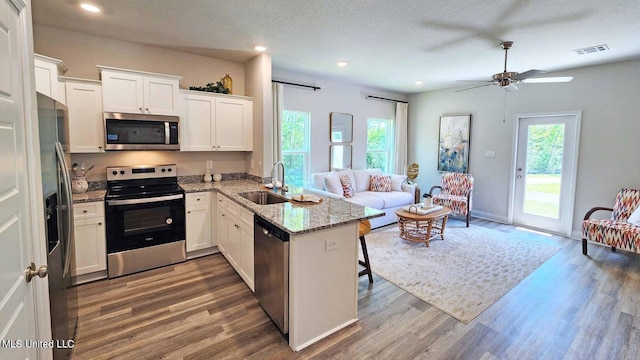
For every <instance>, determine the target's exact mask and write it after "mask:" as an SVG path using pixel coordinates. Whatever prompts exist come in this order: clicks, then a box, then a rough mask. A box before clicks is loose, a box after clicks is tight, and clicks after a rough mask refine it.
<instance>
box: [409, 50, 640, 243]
mask: <svg viewBox="0 0 640 360" xmlns="http://www.w3.org/2000/svg"><path fill="white" fill-rule="evenodd" d="M556 75H557V76H559V75H571V76H574V80H573V81H572V82H570V83H565V84H522V85H518V86H519V87H520V90H518V91H515V92H510V93H507V95H506V107H505V94H504V91H503V90H502V89H500V88H498V87H494V86H490V87H486V88H479V89H474V90H469V91H463V92H459V93H456V92H454V90H452V89H448V90H440V91H432V92H425V93H421V94H414V95H411V96H410V97H409V102H410V105H409V162H411V161H416V162H418V163H419V164H420V174H419V176H418V179H417V181H418V183H419V184H420V187H421V189H422V191H423V192H426V191H428V190H429V188H430V187H431V186H432V185H436V184H438V183H439V180H440V174H439V173H438V172H437V171H436V169H437V157H438V155H437V149H438V145H437V143H438V131H439V130H438V129H439V119H440V116H441V115H443V114H451V113H471V114H472V125H471V152H470V160H469V167H470V172H471V173H473V174H474V175H475V179H476V183H475V191H474V205H473V207H474V212H475V213H476V214H477V215H479V216H482V217H486V218H490V219H494V220H498V221H506V220H507V216H508V206H509V198H510V190H509V186H510V180H511V177H512V173H511V169H512V160H513V152H514V128H515V116H516V115H521V114H527V113H545V112H554V111H572V110H581V111H582V130H581V134H580V152H579V159H578V177H577V186H576V201H575V210H574V217H573V218H574V220H573V229H574V232H575V231H576V230H580V228H581V222H582V218H583V217H584V214H585V213H586V212H587V211H588V210H589V209H590V208H591V207H593V206H612V205H613V202H614V199H615V195H616V193H617V192H618V190H620V188H623V187H631V188H640V166H639V165H638V164H639V162H638V159H640V146H639V143H638V139H640V96H639V95H640V90H638V86H639V84H640V60H633V61H626V62H620V63H615V64H609V65H600V66H592V67H587V68H581V69H574V70H571V71H566V72H563V73H557V74H551V75H550V76H556ZM503 114H505V116H503ZM503 119H504V120H505V121H504V122H503ZM487 150H492V151H495V153H496V157H495V158H486V157H484V154H485V151H487Z"/></svg>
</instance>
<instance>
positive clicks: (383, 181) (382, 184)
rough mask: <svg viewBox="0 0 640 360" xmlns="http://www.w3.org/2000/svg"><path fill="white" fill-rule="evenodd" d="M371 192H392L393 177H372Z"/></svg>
mask: <svg viewBox="0 0 640 360" xmlns="http://www.w3.org/2000/svg"><path fill="white" fill-rule="evenodd" d="M371 191H378V192H389V191H391V176H389V175H380V176H378V175H371Z"/></svg>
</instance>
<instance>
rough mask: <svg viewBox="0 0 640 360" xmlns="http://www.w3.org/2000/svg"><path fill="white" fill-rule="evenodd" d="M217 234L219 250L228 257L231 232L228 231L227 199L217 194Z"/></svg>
mask: <svg viewBox="0 0 640 360" xmlns="http://www.w3.org/2000/svg"><path fill="white" fill-rule="evenodd" d="M216 205H217V206H216V232H217V234H218V249H220V252H222V254H223V255H224V256H225V257H226V256H227V247H228V246H227V245H228V243H229V230H228V229H227V226H228V225H227V198H226V197H225V196H224V195H221V194H217V197H216Z"/></svg>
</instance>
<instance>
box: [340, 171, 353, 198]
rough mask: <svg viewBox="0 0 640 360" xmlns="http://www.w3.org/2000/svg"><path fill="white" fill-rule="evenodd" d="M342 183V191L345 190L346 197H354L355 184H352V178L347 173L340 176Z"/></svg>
mask: <svg viewBox="0 0 640 360" xmlns="http://www.w3.org/2000/svg"><path fill="white" fill-rule="evenodd" d="M340 184H342V191H343V192H344V197H346V198H347V199H348V198H350V197H353V195H354V193H355V192H354V191H353V185H351V180H350V179H349V177H348V176H347V175H342V176H340Z"/></svg>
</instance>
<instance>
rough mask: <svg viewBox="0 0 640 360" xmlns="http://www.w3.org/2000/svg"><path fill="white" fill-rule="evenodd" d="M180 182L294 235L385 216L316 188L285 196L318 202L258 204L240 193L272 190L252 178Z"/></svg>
mask: <svg viewBox="0 0 640 360" xmlns="http://www.w3.org/2000/svg"><path fill="white" fill-rule="evenodd" d="M179 185H180V186H181V187H182V188H183V189H184V190H185V192H187V193H194V192H202V191H218V192H219V193H221V194H223V195H225V196H226V197H228V198H229V199H231V200H233V201H235V202H236V203H238V204H240V205H241V206H243V207H244V208H246V209H248V210H249V211H251V212H253V213H255V214H257V215H259V216H260V217H262V218H264V219H266V220H267V221H269V222H271V223H272V224H274V225H275V226H277V227H279V228H280V229H282V230H284V231H286V232H288V233H289V234H291V235H298V234H303V233H308V232H312V231H318V230H321V229H325V228H330V227H334V226H338V225H343V224H349V223H354V222H359V221H361V220H364V219H372V218H376V217H379V216H383V215H384V212H382V211H380V210H377V209H373V208H369V207H364V206H361V205H357V204H353V203H350V202H348V201H345V200H342V199H337V198H331V197H328V196H325V195H322V194H318V193H316V192H314V191H313V190H308V189H301V188H297V189H292V190H291V191H289V192H288V193H287V195H286V197H287V198H290V197H291V196H292V195H295V194H313V195H316V196H319V197H320V198H322V202H321V203H319V204H315V203H296V202H285V203H281V204H270V205H258V204H255V203H253V202H252V201H249V200H247V199H245V198H243V197H242V196H240V195H239V194H240V193H243V192H248V191H258V190H265V191H272V190H268V189H265V188H264V187H262V185H261V184H258V183H257V182H254V181H251V180H229V181H220V182H211V183H205V182H197V183H180V184H179ZM105 194H106V190H94V191H88V192H86V193H83V194H73V203H74V204H78V203H85V202H92V201H104V196H105Z"/></svg>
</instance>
